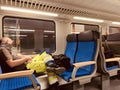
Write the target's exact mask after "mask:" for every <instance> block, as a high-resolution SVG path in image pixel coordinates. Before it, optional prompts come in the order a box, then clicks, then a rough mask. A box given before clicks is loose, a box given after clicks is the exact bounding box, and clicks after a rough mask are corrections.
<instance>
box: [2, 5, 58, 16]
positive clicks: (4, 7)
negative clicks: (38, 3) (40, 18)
mask: <svg viewBox="0 0 120 90" xmlns="http://www.w3.org/2000/svg"><path fill="white" fill-rule="evenodd" d="M1 9H2V10H8V11H16V12H24V13H32V14H40V15H46V16H58V14H55V13H49V12H42V11H38V10H30V9H23V8H16V7H7V6H1Z"/></svg>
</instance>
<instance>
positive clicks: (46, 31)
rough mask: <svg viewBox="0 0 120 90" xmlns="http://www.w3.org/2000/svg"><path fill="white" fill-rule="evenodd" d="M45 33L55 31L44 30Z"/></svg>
mask: <svg viewBox="0 0 120 90" xmlns="http://www.w3.org/2000/svg"><path fill="white" fill-rule="evenodd" d="M44 32H45V33H54V32H55V31H48V30H44Z"/></svg>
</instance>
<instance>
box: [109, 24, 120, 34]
mask: <svg viewBox="0 0 120 90" xmlns="http://www.w3.org/2000/svg"><path fill="white" fill-rule="evenodd" d="M114 33H120V27H112V26H111V27H109V34H114Z"/></svg>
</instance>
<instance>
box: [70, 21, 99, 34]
mask: <svg viewBox="0 0 120 90" xmlns="http://www.w3.org/2000/svg"><path fill="white" fill-rule="evenodd" d="M87 30H99V26H98V25H93V24H83V23H71V32H75V33H79V32H83V31H87Z"/></svg>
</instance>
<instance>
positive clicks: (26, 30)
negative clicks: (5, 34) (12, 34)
mask: <svg viewBox="0 0 120 90" xmlns="http://www.w3.org/2000/svg"><path fill="white" fill-rule="evenodd" d="M8 30H10V31H23V32H34V31H35V30H29V29H8Z"/></svg>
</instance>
